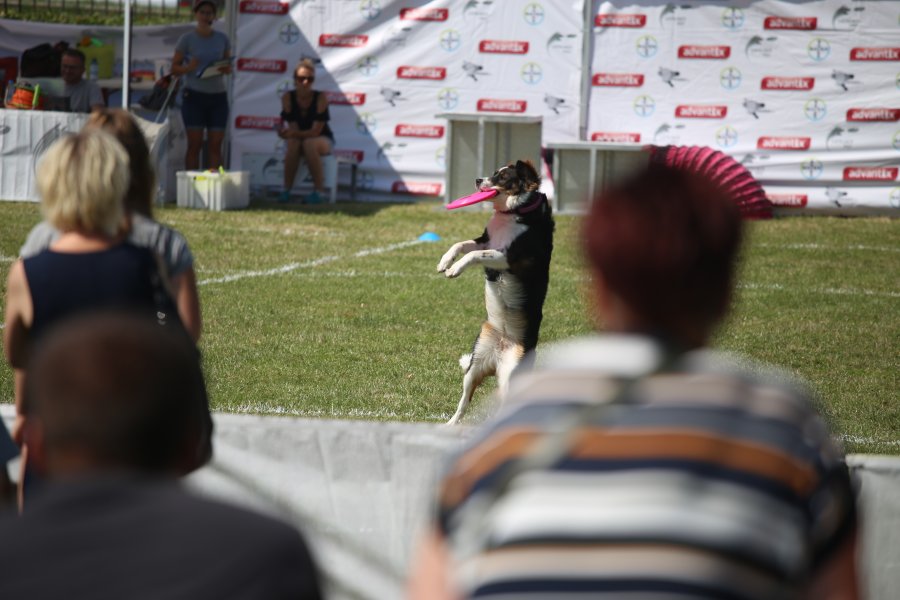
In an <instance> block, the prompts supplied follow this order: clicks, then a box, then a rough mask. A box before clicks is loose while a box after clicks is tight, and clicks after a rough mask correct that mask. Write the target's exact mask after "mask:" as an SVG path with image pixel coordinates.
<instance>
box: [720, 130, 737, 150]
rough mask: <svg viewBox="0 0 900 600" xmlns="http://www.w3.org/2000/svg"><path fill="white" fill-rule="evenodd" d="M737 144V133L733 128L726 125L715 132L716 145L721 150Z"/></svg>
mask: <svg viewBox="0 0 900 600" xmlns="http://www.w3.org/2000/svg"><path fill="white" fill-rule="evenodd" d="M737 142H738V132H737V130H736V129H735V128H734V127H732V126H730V125H726V126H725V127H720V128H719V130H718V131H716V143H717V144H718V145H719V146H721V147H722V148H730V147H732V146H734V145H735V144H737Z"/></svg>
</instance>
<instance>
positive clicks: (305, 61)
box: [294, 58, 316, 74]
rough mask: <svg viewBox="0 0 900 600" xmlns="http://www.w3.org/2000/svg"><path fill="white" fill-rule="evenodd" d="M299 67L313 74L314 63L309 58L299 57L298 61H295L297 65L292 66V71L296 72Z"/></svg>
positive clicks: (314, 69) (314, 70)
mask: <svg viewBox="0 0 900 600" xmlns="http://www.w3.org/2000/svg"><path fill="white" fill-rule="evenodd" d="M300 69H309V70H310V71H312V72H313V74H315V72H316V63H315V62H314V61H313V59H311V58H301V59H300V62H298V63H297V66H296V67H294V73H295V74H296V73H297V71H299V70H300Z"/></svg>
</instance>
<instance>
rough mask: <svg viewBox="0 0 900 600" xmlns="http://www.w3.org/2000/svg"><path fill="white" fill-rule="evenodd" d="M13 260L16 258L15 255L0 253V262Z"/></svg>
mask: <svg viewBox="0 0 900 600" xmlns="http://www.w3.org/2000/svg"><path fill="white" fill-rule="evenodd" d="M15 260H16V257H15V256H6V255H3V254H0V263H8V262H13V261H15Z"/></svg>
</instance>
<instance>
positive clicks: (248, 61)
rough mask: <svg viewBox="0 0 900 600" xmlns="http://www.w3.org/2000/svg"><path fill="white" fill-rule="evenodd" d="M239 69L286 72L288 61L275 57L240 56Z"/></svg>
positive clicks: (260, 71)
mask: <svg viewBox="0 0 900 600" xmlns="http://www.w3.org/2000/svg"><path fill="white" fill-rule="evenodd" d="M237 69H238V71H254V72H257V73H284V72H285V71H287V61H286V60H277V59H273V58H239V59H238V60H237Z"/></svg>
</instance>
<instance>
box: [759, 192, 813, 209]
mask: <svg viewBox="0 0 900 600" xmlns="http://www.w3.org/2000/svg"><path fill="white" fill-rule="evenodd" d="M766 198H768V199H769V202H771V203H772V204H774V205H775V206H783V207H784V208H803V207H804V206H806V202H807V200H808V199H809V197H808V196H807V195H806V194H766Z"/></svg>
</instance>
